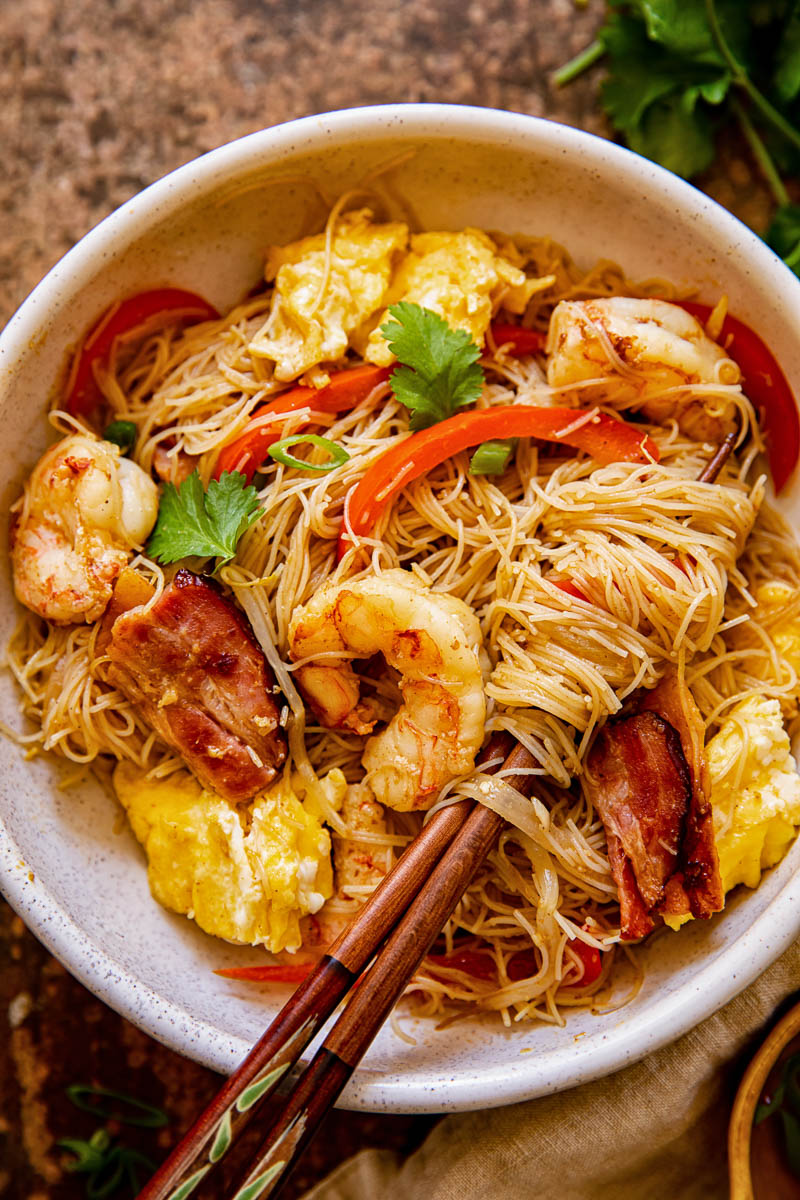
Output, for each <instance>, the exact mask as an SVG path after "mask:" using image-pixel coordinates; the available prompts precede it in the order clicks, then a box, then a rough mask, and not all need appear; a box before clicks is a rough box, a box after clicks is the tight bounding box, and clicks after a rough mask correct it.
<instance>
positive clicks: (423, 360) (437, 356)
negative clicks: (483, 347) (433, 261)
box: [381, 300, 483, 430]
mask: <svg viewBox="0 0 800 1200" xmlns="http://www.w3.org/2000/svg"><path fill="white" fill-rule="evenodd" d="M389 315H390V316H391V317H392V318H393V320H391V321H387V322H386V323H385V324H384V325H381V333H382V334H383V336H384V337H385V338H386V340H387V342H388V343H389V349H390V350H391V351H392V354H394V355H395V356H396V358H397V359H398V361H399V362H400V363H402V364H403V365H402V366H400V367H396V368H395V370H394V371H392V375H391V380H390V382H391V387H392V391H393V392H394V394H395V396H396V397H397V399H398V400H399V401H400V403H401V404H405V405H406V407H407V408H409V409H411V420H410V422H409V424H410V426H411V428H412V429H413V430H417V429H427V428H428V426H429V425H435V424H436V423H437V422H438V421H444V420H446V418H447V417H452V416H453V414H454V413H455V412H456V411H457V410H458V409H459V408H464V407H465V405H467V404H473V403H474V402H475V401H476V400H477V399H478V397H479V396H480V394H481V389H482V388H483V368H482V367H480V366H479V365H478V359H479V358H480V356H481V351H480V347H478V346H477V345H476V344H475V342H473V340H472V338H471V337H470V336H469V334H468V333H467V332H466V331H465V330H463V329H451V328H450V326H449V325H448V324H447V322H446V321H445V320H443V319H442V317H440V316H439V314H438V313H435V312H433V311H432V310H431V309H430V308H423V307H422V306H421V305H419V304H411V303H409V301H407V300H401V301H400V303H399V304H393V305H392V306H391V307H390V309H389Z"/></svg>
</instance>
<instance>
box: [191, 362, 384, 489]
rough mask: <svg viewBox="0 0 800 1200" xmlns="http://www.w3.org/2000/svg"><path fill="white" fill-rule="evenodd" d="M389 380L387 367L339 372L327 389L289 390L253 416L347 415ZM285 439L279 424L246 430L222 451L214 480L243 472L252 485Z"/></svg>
mask: <svg viewBox="0 0 800 1200" xmlns="http://www.w3.org/2000/svg"><path fill="white" fill-rule="evenodd" d="M388 378H389V368H388V367H373V366H363V367H352V368H350V369H349V370H346V371H337V372H336V373H335V374H334V375H332V376H331V381H330V383H328V384H326V385H325V387H323V388H312V387H303V386H298V387H293V388H290V389H289V391H288V392H283V393H282V394H281V395H280V396H276V398H275V399H274V400H270V401H268V403H266V404H264V405H262V406H261V407H260V408H259V409H257V410H256V412H255V414H254V416H255V417H263V416H266V415H267V414H268V413H286V414H287V415H288V414H289V413H292V412H297V410H298V409H300V408H310V409H312V411H313V412H326V413H337V412H346V411H347V410H348V409H351V408H355V407H356V405H357V404H359V403H360V402H361V401H362V400H364V399H366V397H367V396H368V395H369V394H370V392H371V391H372V390H373V388H376V387H377V386H378V384H379V383H383V382H384V381H385V380H386V379H388ZM310 424H313V422H311V421H306V422H305V424H304V425H303V426H301V428H306V426H308V425H310ZM282 437H283V432H282V427H281V423H280V422H279V421H276V422H274V423H271V424H268V425H256V426H255V428H252V429H245V430H244V432H243V433H240V434H239V436H238V437H237V438H235V439H234V440H233V441H232V442H229V443H228V445H227V446H223V447H222V451H221V453H220V456H219V458H218V459H217V465H216V466H215V468H214V478H215V479H219V477H220V476H221V475H222V473H223V471H240V472H241V474H242V475H244V476H245V478H246V479H247V482H248V483H249V482H250V480H251V479H252V478H253V475H254V474H255V473H256V471H257V470H258V468H259V467H260V466H261V464H262V462H263V461H264V459H265V458H266V456H267V451H268V450H269V448H270V446H272V445H273V444H274V443H275V442H278V441H280V439H281V438H282Z"/></svg>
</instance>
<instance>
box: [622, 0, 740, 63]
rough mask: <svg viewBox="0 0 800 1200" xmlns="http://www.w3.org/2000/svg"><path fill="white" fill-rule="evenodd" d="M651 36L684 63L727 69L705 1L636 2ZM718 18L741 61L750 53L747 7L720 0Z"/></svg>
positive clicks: (717, 4) (735, 2)
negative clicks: (715, 38) (714, 34)
mask: <svg viewBox="0 0 800 1200" xmlns="http://www.w3.org/2000/svg"><path fill="white" fill-rule="evenodd" d="M631 7H632V8H633V9H634V10H635V11H636V12H637V13H638V14H639V16H640V17H641V19H642V21H643V22H644V24H645V28H646V30H647V36H648V37H649V38H650V39H651V40H652V41H654V42H658V43H660V45H662V46H664V47H665V49H667V50H669V51H671V52H672V53H673V54H674V55H676V56H677V57H678V58H679V59H680V60H681V61H682V62H683V63H684V64H687V65H688V64H689V63H707V64H710V65H716V66H719V67H724V66H725V60H724V58H723V57H722V54H721V53H720V50H719V47H718V46H717V44H716V42H715V40H714V36H713V34H712V32H711V28H710V26H709V23H708V15H707V12H706V6H705V0H633V2H632V5H631ZM715 7H716V13H717V19H718V21H719V23H720V26H721V27H722V30H723V33H724V35H725V40H726V42H727V43H728V45H729V46H730V48H731V50H732V51H733V52H734V54H735V55H736V58H737V59H738V60H739V62H744V60H745V58H746V56H747V52H748V30H747V25H748V21H747V7H746V5H744V4H742V2H741V0H717V3H716V6H715Z"/></svg>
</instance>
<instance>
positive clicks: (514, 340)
mask: <svg viewBox="0 0 800 1200" xmlns="http://www.w3.org/2000/svg"><path fill="white" fill-rule="evenodd" d="M490 329H491V333H492V339H493V340H494V344H495V346H498V347H499V346H505V347H507V348H508V347H509V346H510V347H511V353H512V354H517V355H520V354H537V353H538V352H539V351H540V350H544V348H545V344H546V342H547V334H546V333H541V332H540V330H538V329H523V328H522V326H521V325H507V324H505V323H504V322H502V321H492V324H491V326H490Z"/></svg>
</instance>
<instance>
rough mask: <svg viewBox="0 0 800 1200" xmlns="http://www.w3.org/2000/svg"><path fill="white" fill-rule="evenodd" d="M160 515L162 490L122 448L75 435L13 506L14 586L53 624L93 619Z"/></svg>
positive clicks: (55, 450)
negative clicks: (159, 499) (121, 450)
mask: <svg viewBox="0 0 800 1200" xmlns="http://www.w3.org/2000/svg"><path fill="white" fill-rule="evenodd" d="M157 515H158V489H157V488H156V485H155V484H154V483H153V481H152V479H151V478H150V477H149V475H146V474H145V472H144V471H143V470H142V469H141V467H138V466H137V465H136V463H134V462H131V460H130V459H128V458H122V457H121V456H120V452H119V447H117V446H115V445H113V444H112V443H111V442H103V441H100V440H99V439H98V438H93V437H91V436H89V434H73V435H71V436H70V437H66V438H63V439H62V441H60V442H56V444H55V445H54V446H51V447H50V449H49V450H48V451H47V452H46V453H45V454H44V455H43V456H42V458H41V459H40V460H39V462H38V463H37V464H36V466H35V467H34V469H33V472H32V474H31V477H30V479H29V480H28V482H27V484H26V485H25V492H24V495H23V496H22V499H21V500H20V501H19V503H18V505H17V506H15V510H12V531H11V542H12V549H11V558H12V563H13V569H14V589H15V591H16V593H17V597H18V599H19V600H21V601H22V603H23V604H25V605H27V607H28V608H30V609H33V611H34V612H35V613H38V614H39V616H41V617H46V618H47V620H49V621H52V622H53V623H54V624H56V625H72V624H75V623H77V622H80V621H88V622H91V621H96V620H97V619H98V618H99V617H100V616H102V614H103V611H104V609H105V607H106V605H107V604H108V601H109V600H110V598H111V592H112V590H113V587H114V581H115V579H116V578H117V576H118V575H119V573H120V571H121V570H122V568H123V567H124V566H125V565H126V563H127V562H128V560H129V558H130V556H131V551H132V550H134V549H135V548H137V547H140V546H141V545H142V543H143V542H144V540H145V538H146V537H147V535H148V534H149V532H150V530H151V529H152V528H153V525H154V524H155V521H156V516H157Z"/></svg>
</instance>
